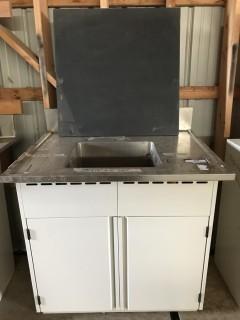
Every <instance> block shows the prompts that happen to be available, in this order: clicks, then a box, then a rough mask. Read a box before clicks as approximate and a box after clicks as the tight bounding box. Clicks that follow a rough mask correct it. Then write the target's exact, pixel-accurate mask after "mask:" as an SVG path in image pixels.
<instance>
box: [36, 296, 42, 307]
mask: <svg viewBox="0 0 240 320" xmlns="http://www.w3.org/2000/svg"><path fill="white" fill-rule="evenodd" d="M37 303H38V305H39V306H40V305H41V298H40V296H37Z"/></svg>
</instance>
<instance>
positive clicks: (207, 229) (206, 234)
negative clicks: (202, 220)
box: [205, 226, 209, 238]
mask: <svg viewBox="0 0 240 320" xmlns="http://www.w3.org/2000/svg"><path fill="white" fill-rule="evenodd" d="M208 236H209V226H207V227H206V232H205V237H206V238H208Z"/></svg>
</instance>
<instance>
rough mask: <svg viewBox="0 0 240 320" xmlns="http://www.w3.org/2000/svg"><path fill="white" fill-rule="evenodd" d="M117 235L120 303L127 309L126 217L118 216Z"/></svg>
mask: <svg viewBox="0 0 240 320" xmlns="http://www.w3.org/2000/svg"><path fill="white" fill-rule="evenodd" d="M118 219H119V221H118V228H119V231H118V237H119V265H120V267H119V278H120V305H121V306H122V307H123V308H124V309H128V288H127V276H128V274H127V218H126V217H119V218H118Z"/></svg>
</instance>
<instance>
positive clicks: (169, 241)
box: [123, 217, 208, 311]
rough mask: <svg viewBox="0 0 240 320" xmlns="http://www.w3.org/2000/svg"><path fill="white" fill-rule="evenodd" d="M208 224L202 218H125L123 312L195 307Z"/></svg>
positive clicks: (196, 307)
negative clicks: (124, 291)
mask: <svg viewBox="0 0 240 320" xmlns="http://www.w3.org/2000/svg"><path fill="white" fill-rule="evenodd" d="M207 224H208V218H205V217H172V218H169V217H166V218H164V217H159V218H155V217H152V218H144V217H133V218H127V219H126V226H125V227H126V230H125V232H126V237H125V240H126V244H125V247H126V250H127V252H126V254H125V256H126V261H125V264H126V267H125V270H126V273H127V275H126V282H127V284H126V287H127V288H126V295H127V305H126V307H127V309H128V310H130V311H145V310H147V311H181V310H197V309H198V307H199V302H198V294H199V293H200V288H201V280H202V273H203V263H204V252H205V245H206V237H205V232H206V226H207ZM123 247H124V246H123Z"/></svg>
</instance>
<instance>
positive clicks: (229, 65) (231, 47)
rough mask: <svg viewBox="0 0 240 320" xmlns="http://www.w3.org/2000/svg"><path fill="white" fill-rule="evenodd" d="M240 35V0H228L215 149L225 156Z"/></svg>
mask: <svg viewBox="0 0 240 320" xmlns="http://www.w3.org/2000/svg"><path fill="white" fill-rule="evenodd" d="M239 36H240V0H228V2H227V6H226V9H225V18H224V32H223V41H222V50H221V58H220V79H219V99H218V106H217V114H216V126H215V137H214V150H215V152H216V153H217V154H218V155H219V156H220V157H221V158H224V154H225V147H226V139H227V138H228V137H229V136H230V132H231V120H232V107H233V96H234V85H235V75H236V65H237V56H238V47H239Z"/></svg>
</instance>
